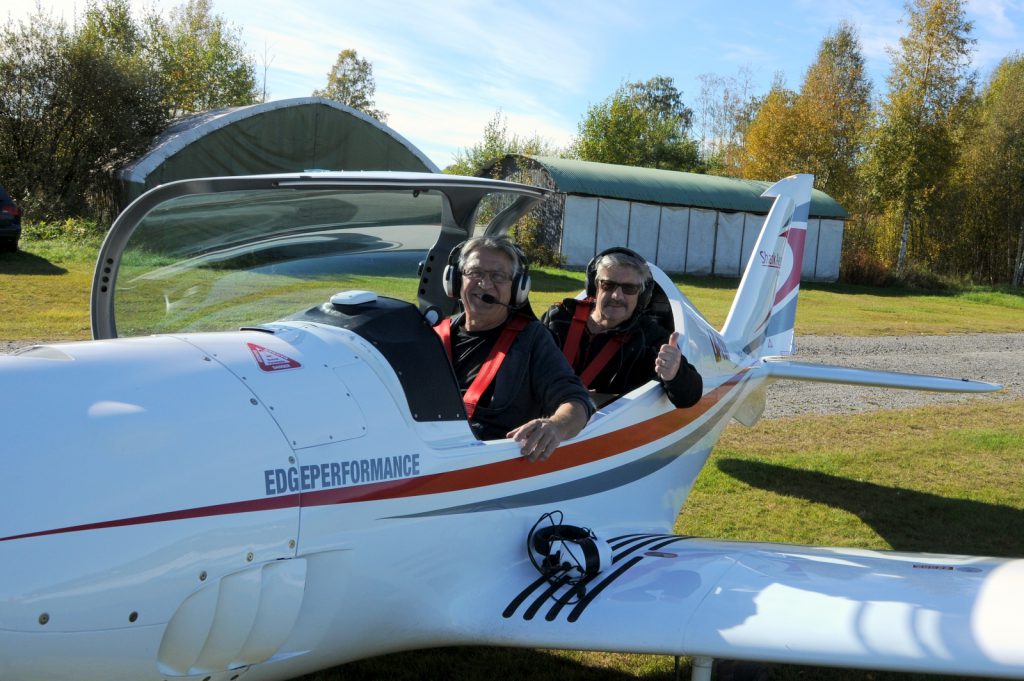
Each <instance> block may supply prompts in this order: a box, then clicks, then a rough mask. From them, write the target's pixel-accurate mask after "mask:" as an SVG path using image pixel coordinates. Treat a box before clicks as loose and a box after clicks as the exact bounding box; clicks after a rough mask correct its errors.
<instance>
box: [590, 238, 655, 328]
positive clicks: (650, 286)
mask: <svg viewBox="0 0 1024 681" xmlns="http://www.w3.org/2000/svg"><path fill="white" fill-rule="evenodd" d="M615 253H621V254H622V255H628V256H630V257H633V258H636V259H637V260H639V261H640V262H643V263H645V262H647V259H646V258H644V257H643V256H642V255H640V254H639V253H637V252H636V251H633V250H630V249H628V248H624V247H623V246H613V247H612V248H606V249H604V250H603V251H601V252H600V253H598V254H597V255H595V256H594V257H593V258H591V259H590V262H589V263H587V289H586V291H587V297H588V298H594V297H596V296H597V263H598V261H600V260H601V258H603V257H604V256H606V255H613V254H615ZM652 295H654V278H653V277H651V276H647V277H646V278H645V279H644V282H643V289H642V290H641V291H640V297H639V298H638V299H637V302H636V309H637V311H638V312H639V311H640V310H643V309H645V308H646V307H647V303H649V302H651V296H652Z"/></svg>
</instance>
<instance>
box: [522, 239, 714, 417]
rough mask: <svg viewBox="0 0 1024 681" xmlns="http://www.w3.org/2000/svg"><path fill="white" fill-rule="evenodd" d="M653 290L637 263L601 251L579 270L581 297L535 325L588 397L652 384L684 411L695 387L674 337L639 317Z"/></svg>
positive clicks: (642, 263)
mask: <svg viewBox="0 0 1024 681" xmlns="http://www.w3.org/2000/svg"><path fill="white" fill-rule="evenodd" d="M653 287H654V281H653V279H652V278H651V271H650V268H648V266H647V261H646V260H644V258H643V257H642V256H640V255H639V254H638V253H636V252H635V251H631V250H630V249H628V248H621V247H616V248H609V249H607V250H605V251H602V252H601V253H598V254H597V255H596V256H595V257H594V259H593V260H591V261H590V264H589V265H587V289H586V293H587V297H586V298H585V299H583V300H577V299H575V298H567V299H565V300H563V301H562V302H561V303H559V304H558V305H554V306H552V307H551V309H549V310H548V311H547V312H545V313H544V316H543V317H541V323H543V324H544V325H545V326H547V327H548V330H549V331H551V333H552V335H553V336H554V337H555V342H556V343H557V344H558V345H559V347H561V348H562V351H563V354H564V355H565V358H566V359H567V360H568V361H569V363H570V364H571V365H572V367H573V370H574V371H576V373H577V374H578V375H579V377H580V380H582V381H583V384H584V385H585V386H586V387H587V388H589V389H590V390H591V391H592V392H594V393H600V394H607V395H621V394H624V393H627V392H629V391H630V390H633V389H634V388H637V387H639V386H641V385H643V384H644V383H646V382H647V381H650V380H657V381H658V382H659V383H661V385H662V386H663V387H664V388H665V392H666V394H667V395H668V398H669V400H670V401H671V402H672V404H674V405H675V406H676V407H690V406H693V405H694V404H696V403H697V401H698V400H699V399H700V397H701V391H702V390H703V381H702V380H701V377H700V374H699V373H697V370H696V369H695V368H694V367H693V365H691V364H690V363H689V362H687V361H686V357H684V356H683V353H682V351H681V350H680V349H679V345H678V338H679V334H678V333H676V332H673V333H671V334H670V333H669V332H668V330H667V329H665V328H664V327H663V326H662V325H661V324H659V323H658V321H657V320H656V319H655V318H654V317H653V315H650V314H645V312H646V307H647V304H648V303H649V302H650V299H651V295H652V294H653V292H654V291H653Z"/></svg>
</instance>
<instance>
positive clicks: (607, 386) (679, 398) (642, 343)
mask: <svg viewBox="0 0 1024 681" xmlns="http://www.w3.org/2000/svg"><path fill="white" fill-rule="evenodd" d="M578 302H579V301H578V300H576V299H575V298H566V299H565V300H563V301H562V302H561V303H559V304H558V305H552V306H551V308H550V309H549V310H548V311H547V312H545V313H544V316H543V317H541V320H540V321H541V323H542V324H544V325H545V326H546V327H548V330H549V331H550V332H551V334H552V335H553V336H554V337H555V343H556V344H557V345H558V347H560V348H563V347H564V346H565V340H566V338H567V337H568V335H569V328H570V326H571V325H572V318H573V315H574V314H575V312H576V304H577V303H578ZM626 334H628V337H627V338H626V339H625V340H624V342H623V343H622V346H621V347H620V348H619V351H618V353H617V354H616V356H615V357H612V358H611V360H610V361H609V362H608V363H607V364H606V365H605V366H604V368H603V369H602V370H601V372H600V373H599V374H598V375H597V376H596V377H595V378H594V380H593V381H592V382H591V384H590V386H589V387H590V389H591V390H594V391H596V392H599V393H609V394H615V395H621V394H623V393H627V392H629V391H630V390H633V389H634V388H637V387H639V386H641V385H643V384H644V383H646V382H647V381H653V380H657V381H659V382H660V383H661V384H662V386H664V388H665V392H666V393H667V395H668V399H669V400H670V401H671V402H672V404H674V405H675V406H677V407H692V406H693V405H695V404H696V403H697V401H698V400H700V397H701V391H702V390H703V389H704V382H703V380H701V377H700V374H699V373H697V370H696V369H695V368H694V367H693V365H692V364H690V363H689V362H688V361H687V360H686V357H685V356H683V362H682V364H681V365H680V367H679V372H678V373H677V374H676V376H675V378H673V379H672V380H671V381H668V382H667V383H666V382H665V381H661V380H660V379H659V378H658V377H657V375H656V374H655V373H654V360H655V359H657V357H658V352H659V351H660V349H661V346H662V345H664V344H665V343H667V342H668V339H669V336H670V335H671V334H670V333H669V332H668V331H667V330H666V329H665V327H663V326H662V325H661V324H659V323H658V321H657V320H656V319H655V318H654V317H653V316H651V315H646V314H640V315H635V316H634V317H633V319H631V320H630V321H628V322H626V323H625V324H623V325H621V326H620V327H616V328H614V329H612V330H611V331H607V332H605V333H599V334H594V335H591V334H590V332H589V331H587V330H584V331H583V335H582V337H581V339H580V349H579V351H578V352H577V354H576V361H575V366H574V367H573V369H574V370H575V371H576V373H577V374H582V373H583V371H584V370H585V369H586V367H587V366H588V365H589V364H590V362H591V360H592V358H594V357H596V356H597V354H598V353H599V352H600V351H601V348H603V347H604V346H605V345H606V344H607V343H608V341H609V340H610V339H611V338H612V337H613V336H616V335H626Z"/></svg>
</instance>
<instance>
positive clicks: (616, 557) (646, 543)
mask: <svg viewBox="0 0 1024 681" xmlns="http://www.w3.org/2000/svg"><path fill="white" fill-rule="evenodd" d="M665 537H666V535H664V534H663V535H660V536H657V537H653V538H651V539H645V540H644V541H642V542H638V543H636V544H634V545H633V546H631V547H629V548H628V549H626V550H625V551H620V552H619V553H616V554H615V555H614V556H612V563H618V562H619V561H620V560H622V559H623V558H625V557H626V556H628V555H629V554H631V553H633V552H634V551H639V550H640V549H642V548H644V547H645V546H649V545H651V544H654V543H657V542H659V541H661V540H663V539H665ZM681 538H682V537H675V538H672V539H669V540H668V541H667V542H665V543H666V544H671V543H672V542H674V541H676V540H677V539H681ZM661 546H664V544H659V545H658V547H656V548H660V547H661Z"/></svg>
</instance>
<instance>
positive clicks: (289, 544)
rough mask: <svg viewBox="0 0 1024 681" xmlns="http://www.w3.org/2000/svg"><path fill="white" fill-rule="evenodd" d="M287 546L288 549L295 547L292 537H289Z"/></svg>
mask: <svg viewBox="0 0 1024 681" xmlns="http://www.w3.org/2000/svg"><path fill="white" fill-rule="evenodd" d="M288 548H290V549H294V548H295V540H294V539H289V540H288Z"/></svg>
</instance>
